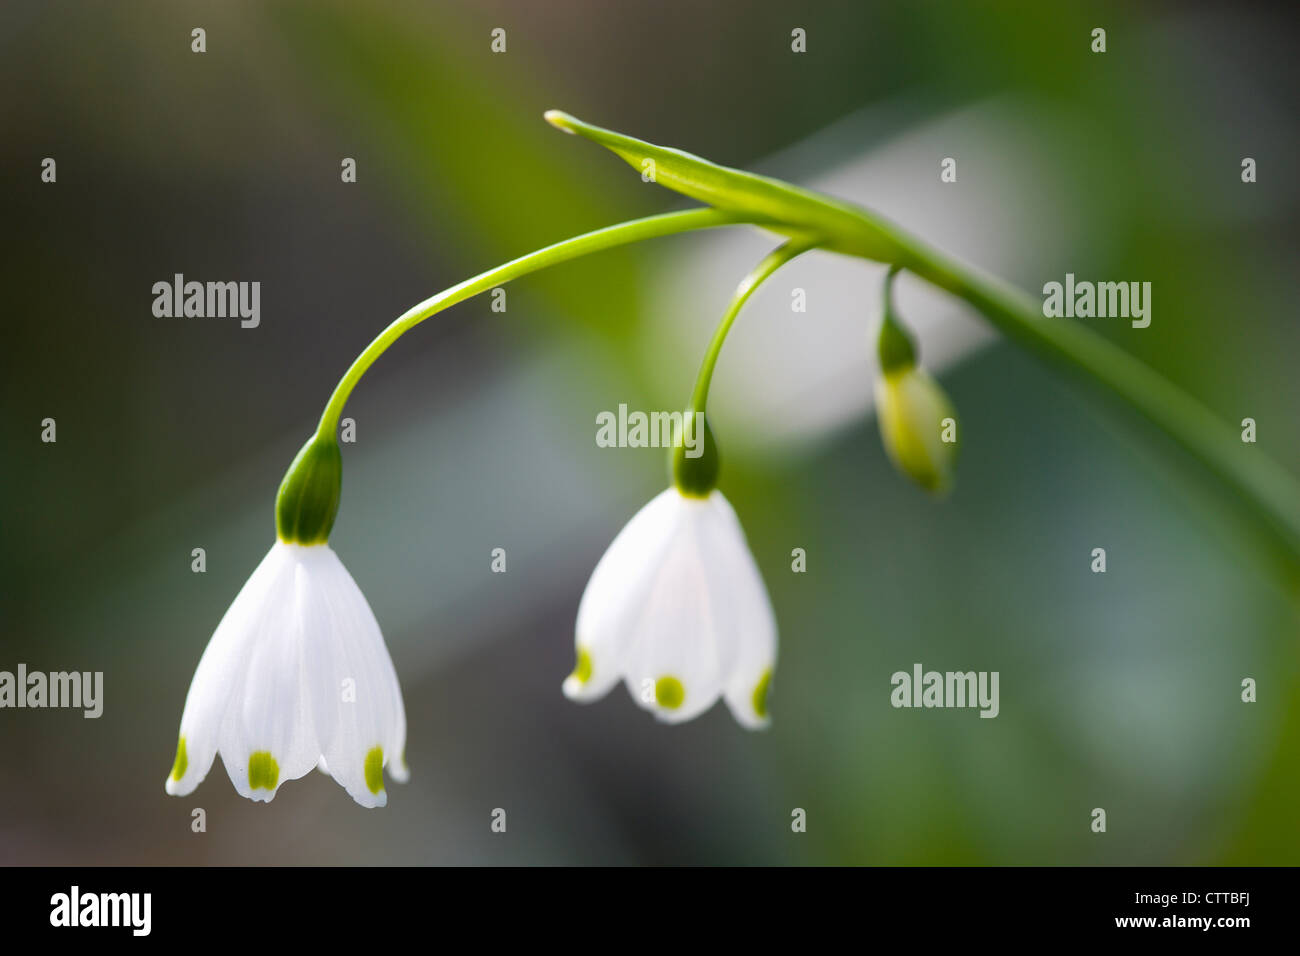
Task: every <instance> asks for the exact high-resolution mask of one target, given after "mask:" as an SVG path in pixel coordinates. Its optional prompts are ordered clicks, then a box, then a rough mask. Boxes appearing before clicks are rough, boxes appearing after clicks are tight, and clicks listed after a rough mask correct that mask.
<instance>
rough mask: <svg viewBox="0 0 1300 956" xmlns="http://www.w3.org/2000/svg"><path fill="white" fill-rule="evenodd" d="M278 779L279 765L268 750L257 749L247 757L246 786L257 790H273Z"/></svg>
mask: <svg viewBox="0 0 1300 956" xmlns="http://www.w3.org/2000/svg"><path fill="white" fill-rule="evenodd" d="M279 780H280V765H279V764H278V763H276V762H275V758H274V757H272V756H271V751H269V750H259V751H257V752H256V753H254V754H250V755H249V757H248V786H249V787H250V788H251V789H253V790H257V789H258V788H259V787H260V788H262V789H265V790H274V789H275V785H276V784H277V783H278V782H279Z"/></svg>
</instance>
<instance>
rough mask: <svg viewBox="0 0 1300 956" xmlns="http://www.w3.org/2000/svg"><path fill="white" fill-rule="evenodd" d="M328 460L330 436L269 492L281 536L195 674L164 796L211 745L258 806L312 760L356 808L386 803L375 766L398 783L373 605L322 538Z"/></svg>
mask: <svg viewBox="0 0 1300 956" xmlns="http://www.w3.org/2000/svg"><path fill="white" fill-rule="evenodd" d="M314 446H315V447H314ZM331 448H332V452H331ZM338 457H339V456H338V446H337V444H336V443H335V442H334V440H333V439H332V438H328V439H326V440H325V441H324V442H321V441H320V440H314V441H313V442H309V443H308V445H307V446H306V447H305V448H304V449H303V452H301V453H300V454H299V456H298V458H297V459H296V460H295V462H294V466H292V467H291V468H290V472H289V475H288V476H287V477H286V478H285V483H284V485H282V486H281V490H280V497H279V499H278V500H277V509H276V511H277V514H276V519H277V520H276V524H277V532H278V537H279V540H277V541H276V543H275V544H274V545H273V546H272V547H271V550H270V552H268V553H267V555H266V557H265V558H263V559H262V563H261V564H259V565H258V566H257V569H256V570H255V571H254V572H253V574H252V577H250V578H249V579H248V581H247V583H246V584H245V585H244V586H243V588H242V589H241V590H240V592H239V594H238V596H237V597H236V598H235V600H234V603H233V604H231V605H230V608H229V610H227V611H226V614H225V616H224V617H223V618H222V619H221V623H220V624H218V625H217V629H216V632H215V633H214V634H213V635H212V639H211V641H210V642H209V643H208V647H207V650H205V651H204V652H203V657H202V659H201V660H200V661H199V666H198V669H197V670H196V671H195V672H194V679H193V681H192V682H191V684H190V691H189V696H188V697H187V698H186V701H185V710H184V713H183V714H182V716H181V727H180V740H179V742H178V744H177V747H176V760H175V765H174V766H173V768H172V772H171V774H170V775H169V776H168V778H167V782H166V789H167V792H168V793H170V794H173V795H175V796H184V795H186V794H188V793H190V792H191V791H193V790H194V788H195V787H197V786H198V785H199V783H200V782H202V780H203V778H204V777H205V776H207V773H208V771H209V770H210V769H211V767H212V761H213V759H214V758H215V756H216V755H217V754H218V753H220V754H221V761H222V763H223V764H224V765H225V767H226V772H227V773H228V774H229V775H230V780H231V782H232V783H233V784H234V785H235V789H236V790H238V791H239V793H240V794H242V795H243V796H245V797H249V798H250V799H253V800H260V801H269V800H271V798H273V797H274V796H275V794H276V791H277V790H278V789H279V787H280V785H281V784H282V783H284V782H285V781H286V780H295V779H297V778H298V777H301V776H304V775H305V774H307V773H309V772H310V771H311V770H313V769H314V768H317V767H319V768H320V769H321V770H322V771H324V772H326V773H329V774H330V775H331V776H332V777H333V778H334V779H335V780H337V781H338V782H339V783H340V784H342V785H343V787H344V789H346V790H347V792H348V793H349V794H350V795H351V796H352V798H353V799H354V800H356V801H357V803H359V804H361V805H362V806H365V807H382V806H384V805H385V803H387V801H388V797H387V793H386V792H385V790H384V768H385V767H387V768H388V772H389V774H390V775H391V776H392V777H393V779H395V780H398V781H405V780H406V779H407V776H408V772H407V769H406V766H405V762H404V752H405V746H406V713H405V709H404V708H403V705H402V691H401V688H400V687H399V686H398V683H397V674H396V672H395V671H394V669H393V662H392V660H391V659H390V658H389V656H388V651H387V649H386V648H385V646H384V639H383V635H382V634H380V631H379V624H378V623H377V622H376V621H375V616H374V614H373V613H372V612H371V610H370V605H369V604H367V603H366V599H365V597H364V596H363V595H362V594H361V590H360V588H358V587H357V584H356V582H355V581H353V580H352V576H351V575H350V574H348V572H347V569H346V568H344V567H343V563H342V562H341V561H340V560H339V558H338V555H336V554H335V553H334V551H333V550H332V549H331V548H330V546H329V545H328V543H327V542H326V539H327V538H328V533H329V526H331V525H332V524H333V518H334V514H335V512H336V511H337V504H338V493H337V484H338V473H339V471H340V470H341V469H340V468H339V462H338ZM331 482H333V490H332V491H331ZM331 494H332V500H331V497H330V496H331Z"/></svg>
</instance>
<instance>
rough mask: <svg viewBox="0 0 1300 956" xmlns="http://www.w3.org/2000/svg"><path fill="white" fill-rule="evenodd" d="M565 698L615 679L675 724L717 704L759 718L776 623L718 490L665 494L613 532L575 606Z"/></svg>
mask: <svg viewBox="0 0 1300 956" xmlns="http://www.w3.org/2000/svg"><path fill="white" fill-rule="evenodd" d="M576 630H577V634H576V645H577V665H576V667H575V668H574V671H573V673H572V674H570V675H569V677H568V679H566V680H565V682H564V693H565V695H566V696H567V697H569V698H570V699H572V700H576V701H580V702H584V703H585V702H590V701H593V700H596V699H598V698H600V697H603V696H604V695H605V694H606V693H608V692H609V690H610V688H612V687H613V686H614V685H615V684H616V683H618V681H619V679H620V678H621V679H622V680H623V681H624V683H625V684H626V685H627V688H628V690H629V691H630V692H631V694H632V699H633V700H635V701H636V702H637V703H638V704H639V705H640V706H641V707H643V708H645V709H646V710H650V711H652V712H653V713H654V714H655V716H656V717H658V718H659V719H660V720H664V721H668V722H672V723H678V722H681V721H686V720H690V719H691V718H693V717H696V716H698V715H700V714H702V713H703V712H704V711H706V710H708V709H709V707H711V706H712V705H713V703H714V702H715V701H716V700H717V699H718V697H719V696H721V697H723V698H724V699H725V700H726V702H727V706H728V707H729V708H730V709H731V712H732V714H733V715H735V717H736V719H737V720H738V721H740V723H741V724H743V725H744V726H746V727H749V728H753V729H757V728H760V727H765V726H766V725H767V724H768V722H769V718H768V708H767V695H768V690H769V687H770V684H771V679H772V672H773V668H774V667H775V665H776V647H777V633H776V618H775V616H774V615H773V613H772V604H771V601H770V600H769V599H768V595H767V589H766V588H765V587H764V585H763V579H762V577H761V576H760V574H759V571H758V567H757V565H756V564H755V563H754V557H753V555H752V554H751V553H750V551H749V546H748V544H746V542H745V534H744V532H743V531H742V530H741V527H740V522H739V521H738V520H737V518H736V513H735V511H733V510H732V507H731V505H730V504H729V503H728V502H727V499H726V498H724V497H723V496H722V493H721V492H720V491H718V490H716V489H713V490H710V491H708V492H707V493H706V494H704V495H699V496H697V495H691V494H686V493H684V492H683V491H681V490H679V489H678V487H676V486H673V487H670V488H668V489H667V490H666V491H664V492H662V493H661V494H659V495H658V496H657V497H655V498H654V499H653V500H652V501H651V502H650V503H649V504H647V505H646V506H645V507H644V508H642V509H641V510H640V511H639V512H638V513H637V514H636V515H635V516H634V517H633V518H632V520H631V521H629V522H628V523H627V525H626V526H625V527H624V528H623V530H622V531H620V532H619V534H618V536H617V537H616V538H615V539H614V542H613V543H612V544H611V545H610V546H609V550H608V551H606V552H605V555H604V557H602V558H601V559H600V563H599V564H597V565H596V570H595V571H594V572H593V573H592V575H591V580H590V581H589V582H588V584H587V590H586V591H585V592H584V593H583V595H582V601H581V603H580V604H579V607H578V621H577V629H576Z"/></svg>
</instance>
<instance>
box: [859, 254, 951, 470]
mask: <svg viewBox="0 0 1300 956" xmlns="http://www.w3.org/2000/svg"><path fill="white" fill-rule="evenodd" d="M897 274H898V267H897V266H895V267H894V268H892V269H890V270H889V274H888V276H886V278H885V290H884V318H883V320H882V321H881V325H880V337H879V338H878V339H877V342H876V350H877V354H878V355H879V356H880V378H879V379H877V381H876V418H877V420H878V421H879V422H880V437H881V439H882V440H883V441H884V444H885V451H886V452H888V453H889V457H890V459H891V460H892V461H893V462H894V466H895V467H896V468H898V470H899V471H902V472H904V473H905V474H907V475H908V476H909V477H911V479H912V480H913V481H915V482H916V483H917V484H919V485H920V486H921V487H922V488H924V489H925V490H926V491H929V492H933V493H934V494H940V495H942V494H946V493H947V491H948V490H949V489H950V488H951V487H952V478H953V470H954V467H955V466H956V463H957V448H958V440H957V416H956V413H955V412H954V411H953V407H952V402H950V401H949V400H948V396H947V394H945V392H944V390H943V389H942V388H940V386H939V383H938V382H936V381H935V380H934V379H932V378H931V377H930V376H929V375H928V374H926V372H925V371H924V370H923V369H921V368H918V367H917V364H916V344H915V343H914V342H913V341H912V337H911V336H910V335H909V334H908V333H907V330H906V329H904V328H903V326H902V324H901V323H900V322H899V321H898V318H897V316H896V315H895V314H894V304H893V300H892V297H891V295H890V290H891V287H892V285H893V281H894V276H895V275H897Z"/></svg>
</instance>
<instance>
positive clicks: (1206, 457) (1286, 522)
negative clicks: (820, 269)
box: [546, 110, 1300, 570]
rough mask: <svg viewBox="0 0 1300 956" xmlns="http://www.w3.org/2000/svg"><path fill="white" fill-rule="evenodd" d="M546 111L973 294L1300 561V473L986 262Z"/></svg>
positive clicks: (555, 119)
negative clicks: (1057, 316)
mask: <svg viewBox="0 0 1300 956" xmlns="http://www.w3.org/2000/svg"><path fill="white" fill-rule="evenodd" d="M546 119H547V120H548V121H549V122H550V123H552V124H553V125H555V126H557V127H559V128H560V129H562V130H564V131H566V132H569V133H573V134H576V135H579V136H583V137H585V138H587V139H589V140H592V141H593V142H596V143H599V144H600V145H602V146H604V147H605V148H607V149H609V150H611V151H612V152H614V153H615V154H616V155H617V156H619V157H621V158H622V159H623V160H624V161H625V162H627V163H628V164H629V165H631V166H632V167H633V168H634V169H644V168H645V167H646V164H647V163H648V162H650V163H653V168H654V169H655V173H656V182H658V183H659V184H660V185H661V186H664V187H666V188H668V189H672V190H675V191H676V192H679V193H682V194H683V195H686V196H690V197H692V198H694V199H698V200H700V201H702V202H706V203H709V204H710V205H712V206H715V207H717V208H721V209H728V210H731V211H733V212H737V213H742V214H749V215H751V216H759V217H761V219H762V220H763V221H765V223H766V224H768V225H769V228H772V229H774V230H776V231H778V232H784V233H787V234H792V235H797V234H800V233H802V234H816V235H820V236H821V237H822V239H823V242H822V244H821V245H822V248H825V249H828V250H830V251H833V252H841V253H844V254H846V255H852V256H857V257H860V258H864V259H872V260H875V261H878V262H885V263H888V264H890V265H895V266H901V267H902V268H905V269H907V270H909V271H910V272H913V273H915V274H916V275H918V276H920V277H921V278H922V279H925V280H926V281H928V282H930V283H932V284H933V285H935V286H938V287H939V288H941V289H944V290H946V291H948V292H950V293H952V294H953V295H956V296H958V297H960V298H962V299H964V300H965V301H966V302H968V303H970V304H971V305H972V306H974V307H975V309H976V310H978V311H979V312H980V313H982V314H983V315H984V317H985V318H987V319H988V320H989V322H991V323H992V324H993V326H994V327H995V328H997V329H998V330H999V331H1000V332H1002V333H1003V334H1004V335H1006V336H1007V337H1008V338H1010V339H1011V340H1013V341H1014V342H1016V343H1017V344H1018V345H1021V346H1024V347H1025V348H1027V349H1029V350H1030V351H1031V352H1033V353H1035V354H1036V355H1038V356H1040V357H1041V358H1044V359H1047V360H1048V361H1050V362H1052V363H1054V364H1056V365H1058V366H1059V367H1061V368H1064V369H1066V370H1067V371H1069V372H1070V373H1072V374H1075V375H1077V376H1079V377H1081V378H1083V379H1085V380H1087V381H1089V382H1091V383H1093V384H1095V385H1100V386H1102V388H1103V389H1104V390H1106V391H1108V392H1109V393H1110V394H1112V395H1114V396H1116V397H1118V398H1120V399H1121V400H1123V401H1124V402H1125V403H1127V404H1128V405H1129V406H1130V407H1132V408H1133V409H1135V410H1136V411H1138V412H1139V413H1140V414H1141V415H1143V416H1144V417H1146V418H1147V419H1148V420H1149V421H1151V422H1152V423H1154V424H1155V425H1156V426H1158V427H1159V428H1160V429H1162V430H1163V431H1164V432H1165V433H1166V434H1168V435H1169V436H1170V437H1171V438H1173V439H1174V441H1175V442H1177V443H1178V444H1179V445H1181V446H1182V447H1183V448H1184V449H1185V450H1186V451H1188V452H1189V453H1190V454H1191V455H1193V456H1194V457H1195V458H1197V459H1198V460H1199V461H1200V462H1201V463H1202V464H1204V465H1205V466H1206V467H1207V468H1209V470H1210V471H1211V472H1212V473H1214V474H1215V475H1216V476H1217V477H1218V478H1219V479H1220V480H1221V481H1222V482H1223V483H1224V484H1225V485H1226V487H1228V488H1229V489H1230V490H1232V491H1235V492H1237V494H1238V495H1239V496H1240V497H1241V498H1242V499H1243V500H1244V502H1245V504H1246V506H1247V509H1248V510H1249V511H1250V512H1252V513H1253V515H1254V517H1255V518H1256V519H1257V526H1258V527H1260V528H1261V529H1262V530H1263V532H1264V533H1265V535H1267V537H1268V539H1269V540H1270V541H1271V542H1272V543H1273V544H1274V545H1276V546H1280V548H1281V550H1282V551H1283V552H1284V554H1285V556H1286V558H1287V563H1288V564H1289V565H1290V566H1291V567H1292V568H1293V569H1296V570H1300V482H1297V481H1296V479H1295V477H1294V476H1292V475H1291V474H1289V473H1288V472H1287V471H1285V470H1284V469H1283V468H1281V467H1280V466H1279V465H1277V464H1276V463H1275V462H1273V461H1271V460H1269V459H1268V458H1267V457H1266V456H1265V455H1263V454H1261V453H1260V452H1259V451H1257V450H1255V449H1254V448H1245V447H1243V445H1242V443H1241V442H1240V441H1238V440H1237V435H1236V434H1235V433H1234V431H1233V430H1232V429H1230V428H1228V427H1227V426H1226V425H1224V424H1223V423H1222V422H1221V421H1220V420H1219V419H1218V418H1217V417H1216V416H1215V415H1214V414H1213V413H1212V412H1210V411H1209V410H1208V409H1206V408H1205V407H1204V406H1203V405H1201V404H1200V403H1199V402H1197V401H1196V400H1195V399H1194V398H1192V397H1191V396H1190V395H1188V394H1186V393H1185V392H1183V391H1182V390H1181V389H1179V388H1178V387H1177V386H1175V385H1174V384H1172V383H1171V382H1169V381H1168V380H1166V379H1165V378H1163V377H1162V376H1161V375H1159V374H1158V373H1157V372H1155V371H1154V370H1152V369H1150V368H1147V367H1146V366H1145V365H1143V364H1142V363H1141V362H1139V361H1138V360H1137V359H1135V358H1133V357H1132V356H1131V355H1129V354H1128V353H1127V352H1125V351H1124V350H1123V349H1120V348H1118V347H1117V346H1115V345H1112V344H1111V343H1110V342H1109V341H1107V340H1106V339H1105V338H1103V337H1101V336H1100V335H1097V334H1096V333H1094V332H1092V331H1090V330H1088V329H1086V328H1084V327H1083V326H1081V325H1078V324H1075V323H1071V322H1066V321H1061V320H1052V319H1045V318H1044V316H1043V315H1042V312H1041V310H1040V308H1039V304H1038V303H1037V302H1035V301H1033V300H1032V299H1030V298H1029V297H1027V296H1026V295H1025V294H1024V293H1023V292H1020V291H1018V290H1016V289H1014V288H1012V287H1011V286H1009V285H1007V284H1005V283H1003V282H1002V281H1001V280H999V279H996V278H993V277H992V276H989V275H987V274H985V273H983V272H981V271H980V270H978V269H976V268H974V267H972V266H968V265H965V264H963V263H961V262H958V261H956V260H954V259H950V258H948V257H947V256H945V255H944V254H943V253H941V252H939V251H938V250H936V249H934V248H932V247H930V246H929V245H927V244H925V243H923V242H922V241H920V240H919V239H916V238H915V237H913V236H911V235H909V234H908V233H906V232H905V231H904V230H902V229H900V228H899V227H898V226H896V225H895V224H894V223H892V222H889V221H888V220H886V219H884V218H883V217H881V216H878V215H876V214H875V213H872V212H871V211H869V210H867V209H863V208H861V207H860V206H854V205H852V204H850V203H846V202H842V201H840V200H837V199H833V198H831V197H829V196H823V195H821V194H819V193H815V192H813V191H811V190H807V189H802V188H800V187H798V186H794V185H791V184H790V183H786V182H782V181H780V180H777V179H772V178H770V177H767V176H758V175H755V174H754V173H750V172H747V171H745V170H739V169H730V168H728V167H725V166H719V165H718V164H716V163H711V162H709V161H708V160H706V159H702V158H701V157H699V156H695V155H693V154H691V153H687V152H684V151H682V150H679V149H668V148H665V147H663V146H657V145H655V144H654V143H647V142H645V141H643V140H639V139H636V138H634V137H631V136H627V135H625V134H623V133H619V132H616V131H614V130H608V129H602V128H601V127H599V126H595V125H593V124H591V123H586V122H583V121H582V120H579V119H577V118H576V117H573V116H570V115H568V114H567V113H561V112H559V111H556V110H552V111H550V112H548V113H547V114H546Z"/></svg>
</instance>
